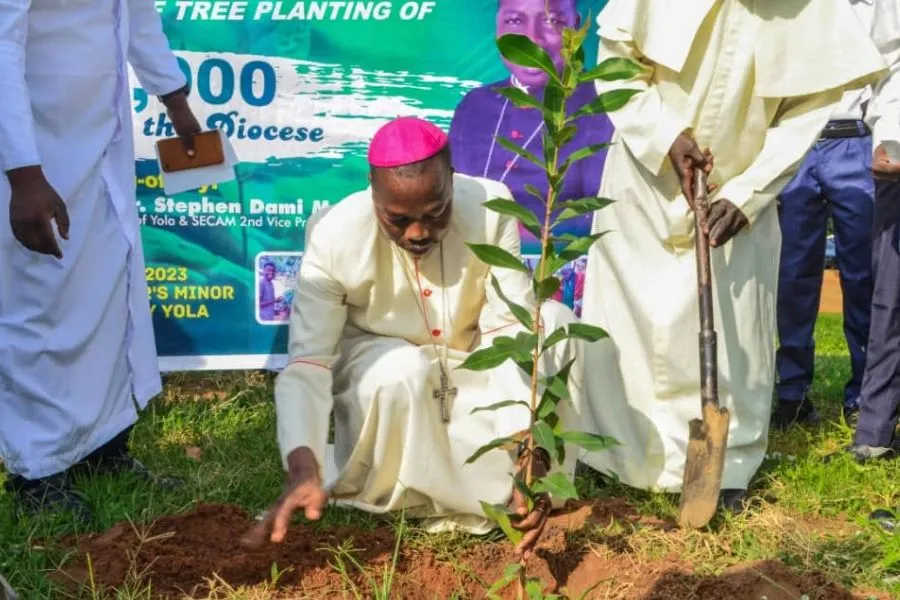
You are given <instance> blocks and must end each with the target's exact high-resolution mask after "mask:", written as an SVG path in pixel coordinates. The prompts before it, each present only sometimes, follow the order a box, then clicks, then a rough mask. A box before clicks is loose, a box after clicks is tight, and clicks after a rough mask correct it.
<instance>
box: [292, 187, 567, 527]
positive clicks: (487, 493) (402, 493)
mask: <svg viewBox="0 0 900 600" xmlns="http://www.w3.org/2000/svg"><path fill="white" fill-rule="evenodd" d="M497 197H502V198H511V197H512V196H511V195H510V192H509V190H508V189H507V188H506V187H505V186H504V185H503V184H500V183H496V182H493V181H488V180H485V179H476V178H471V177H466V176H463V175H455V176H454V194H453V217H452V221H451V224H450V226H449V229H448V231H447V233H446V236H445V237H444V240H443V261H444V269H443V270H444V273H443V276H442V274H441V253H440V252H439V250H438V249H437V248H436V249H434V250H433V251H432V252H431V253H430V254H429V255H428V256H427V257H425V258H422V259H419V260H414V259H412V257H411V256H410V255H408V254H407V253H405V252H404V251H402V250H400V249H399V248H398V247H397V246H396V245H395V244H394V243H393V242H391V241H390V239H389V238H388V237H387V236H386V235H385V234H384V233H383V232H382V230H381V228H380V227H379V225H378V222H377V220H376V217H375V212H374V205H373V202H372V196H371V189H367V190H365V191H361V192H359V193H356V194H354V195H351V196H350V197H348V198H346V199H345V200H343V201H341V202H340V203H338V204H337V205H335V206H334V207H333V208H331V209H330V210H329V212H328V213H327V214H326V215H325V216H324V217H323V218H322V219H321V220H320V221H319V222H318V223H317V224H316V226H315V228H314V230H313V231H312V234H311V235H310V237H309V243H308V245H307V248H306V252H305V254H304V256H303V263H302V266H301V269H300V276H299V279H298V282H297V294H296V295H295V297H294V303H293V307H292V311H291V321H290V341H289V353H290V361H289V364H288V366H287V367H286V368H285V370H284V371H283V372H282V373H281V374H280V375H279V377H278V380H277V383H276V386H275V403H276V407H277V413H278V441H279V445H280V448H281V454H282V459H283V461H284V464H285V466H286V465H287V463H286V458H287V455H288V454H289V453H290V452H291V451H292V450H294V449H295V448H298V447H302V446H306V447H309V448H311V449H312V451H313V453H314V454H315V456H316V459H317V460H318V462H319V465H320V466H323V465H325V466H327V464H328V463H329V462H330V460H329V458H330V457H329V456H328V453H327V451H326V441H327V438H328V428H329V416H330V414H331V412H332V409H333V410H334V425H335V429H334V441H335V447H334V466H335V467H336V471H335V472H332V473H329V472H327V471H328V470H327V469H326V473H325V475H324V477H325V480H326V488H329V489H331V496H332V499H334V500H337V501H338V502H339V503H340V504H342V505H348V506H354V507H356V508H359V509H362V510H365V511H369V512H374V513H384V512H388V511H399V510H401V509H403V510H405V511H406V515H407V516H408V517H410V518H426V519H429V520H430V521H429V525H430V526H431V527H433V528H435V529H441V528H452V527H456V526H459V527H463V528H465V529H467V530H469V531H473V532H485V531H488V530H489V529H490V528H491V525H490V523H489V521H488V520H487V519H486V518H485V517H484V514H483V512H482V510H481V507H480V505H479V501H486V502H489V503H491V504H498V503H505V502H507V501H508V500H509V498H510V496H511V492H512V477H511V474H512V472H513V470H514V469H513V458H512V455H511V454H510V453H508V452H504V451H502V450H495V451H491V452H489V453H487V454H485V455H483V456H482V458H480V459H479V460H478V461H476V462H475V463H473V464H470V465H466V464H465V461H466V459H468V458H469V456H471V455H472V454H473V453H474V452H475V451H476V450H477V449H478V448H479V447H481V446H482V445H484V444H486V443H488V442H489V441H491V440H493V439H495V438H497V437H503V436H508V435H511V434H513V433H516V432H518V431H520V430H522V429H527V428H528V423H529V420H528V419H529V417H528V411H527V410H526V409H525V408H524V407H521V406H515V407H510V408H506V409H501V410H499V411H496V412H490V411H482V412H478V413H475V414H474V415H473V414H471V411H472V409H474V408H476V407H479V406H487V405H490V404H494V403H497V402H501V401H504V400H526V401H527V400H529V399H530V388H529V383H530V378H527V379H526V377H525V374H524V373H523V372H521V371H520V370H519V368H518V367H517V366H516V365H515V364H514V363H512V362H511V361H508V362H506V363H504V364H502V365H500V366H499V367H497V368H495V369H493V370H491V371H487V372H472V371H468V370H457V369H456V367H458V366H459V365H460V364H461V362H462V361H463V360H464V359H465V358H466V357H467V356H468V354H469V353H470V352H471V351H472V350H475V349H477V348H479V347H481V346H484V345H486V344H487V345H490V343H491V340H492V339H493V338H494V337H496V336H498V335H512V336H515V335H516V333H517V331H518V330H521V326H520V325H519V324H518V323H517V322H516V320H515V318H514V317H513V316H512V314H511V313H510V312H509V310H508V308H507V306H506V305H505V304H504V303H503V302H502V301H501V300H500V299H499V298H497V297H496V295H495V293H494V290H493V288H492V287H491V284H490V274H491V273H493V274H494V275H495V276H496V277H497V279H498V280H499V282H500V286H501V289H502V290H503V291H504V293H505V294H506V295H507V297H508V298H510V299H511V300H513V301H515V302H517V303H519V304H522V305H524V306H527V307H533V306H534V298H533V295H532V292H531V278H530V277H529V276H528V275H525V274H523V273H520V272H517V271H512V270H509V269H491V268H489V267H488V266H487V265H486V264H484V263H482V262H481V261H479V260H478V259H477V258H476V257H475V255H474V254H473V253H472V252H471V250H469V248H468V247H467V246H466V245H465V243H466V242H470V243H482V244H484V243H487V244H493V245H498V246H501V247H503V248H505V249H506V250H507V251H509V252H510V253H512V254H513V255H515V256H517V257H518V256H520V249H519V231H518V225H517V223H516V221H515V220H513V219H512V218H510V217H504V216H500V215H498V214H496V213H494V212H492V211H489V210H487V209H486V208H484V207H483V206H482V204H483V203H484V202H485V201H486V200H490V199H491V198H497ZM403 262H406V263H407V269H408V270H404V266H403ZM408 275H409V276H408ZM419 302H421V303H422V304H421V305H417V303H419ZM422 305H424V307H425V313H424V316H423V314H422V312H421V311H420V307H419V306H422ZM542 310H543V326H544V331H545V332H550V331H553V330H555V329H556V328H558V327H561V326H565V325H567V324H569V323H571V322H574V321H575V316H574V314H573V313H572V312H571V311H570V310H569V309H567V308H566V307H564V306H563V305H562V304H559V303H555V302H550V303H548V304H546V305H545V306H544V308H543V309H542ZM432 334H433V335H434V337H435V338H436V339H437V344H436V346H434V345H433V344H432ZM445 342H446V344H447V346H448V348H449V349H448V362H449V367H450V378H451V382H452V385H453V386H456V387H457V388H458V395H457V397H456V399H455V401H453V402H452V404H451V406H450V422H449V424H444V423H442V421H441V414H440V405H439V401H438V400H437V399H435V398H434V396H433V392H434V391H435V390H439V389H440V373H441V371H440V363H439V359H441V358H442V357H443V355H444V343H445ZM580 348H581V344H580V342H572V343H568V342H564V343H560V344H558V345H556V346H554V347H553V348H552V350H549V351H548V352H547V354H546V355H545V358H544V359H543V363H542V369H543V372H544V373H546V374H551V373H556V372H558V371H559V370H560V369H561V368H562V367H563V366H564V365H565V364H566V363H567V362H568V361H569V360H571V359H573V358H576V357H577V356H580ZM581 379H582V374H581V361H580V360H578V361H576V362H575V364H574V367H573V369H572V372H571V375H570V379H569V381H570V385H569V390H570V393H571V395H572V402H570V403H564V406H565V409H564V411H565V412H564V422H565V423H566V424H567V426H568V427H569V428H570V429H571V428H573V427H575V426H577V423H578V420H579V418H578V412H579V411H580V405H581V389H580V388H581ZM575 458H576V453H575V451H574V450H571V449H570V451H569V452H567V458H566V464H565V465H564V467H563V469H564V470H565V471H566V472H567V473H568V474H570V475H573V473H574V466H575Z"/></svg>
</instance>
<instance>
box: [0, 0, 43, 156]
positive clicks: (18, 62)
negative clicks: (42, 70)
mask: <svg viewBox="0 0 900 600" xmlns="http://www.w3.org/2000/svg"><path fill="white" fill-rule="evenodd" d="M30 7H31V0H0V107H2V109H0V170H2V171H11V170H13V169H17V168H19V167H29V166H35V165H40V163H41V158H40V155H39V154H38V149H37V143H36V141H35V137H34V116H33V115H32V113H31V99H30V98H29V96H28V87H27V85H26V83H25V41H26V39H27V38H28V11H29V8H30Z"/></svg>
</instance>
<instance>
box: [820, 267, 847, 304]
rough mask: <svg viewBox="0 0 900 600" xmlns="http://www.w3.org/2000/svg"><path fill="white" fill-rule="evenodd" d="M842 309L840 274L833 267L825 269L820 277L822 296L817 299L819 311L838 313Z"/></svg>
mask: <svg viewBox="0 0 900 600" xmlns="http://www.w3.org/2000/svg"><path fill="white" fill-rule="evenodd" d="M843 310H844V296H843V294H842V292H841V278H840V274H839V273H838V271H837V270H835V269H825V276H824V277H823V278H822V297H821V298H820V299H819V312H820V313H827V314H840V313H841V312H843Z"/></svg>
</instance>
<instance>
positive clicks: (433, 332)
mask: <svg viewBox="0 0 900 600" xmlns="http://www.w3.org/2000/svg"><path fill="white" fill-rule="evenodd" d="M431 335H433V336H434V337H437V336H439V335H441V330H440V329H432V330H431Z"/></svg>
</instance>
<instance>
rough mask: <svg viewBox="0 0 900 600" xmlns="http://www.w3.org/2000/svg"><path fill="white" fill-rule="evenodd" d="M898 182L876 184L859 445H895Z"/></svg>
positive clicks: (899, 344) (899, 387) (899, 367)
mask: <svg viewBox="0 0 900 600" xmlns="http://www.w3.org/2000/svg"><path fill="white" fill-rule="evenodd" d="M898 242H900V181H877V182H876V191H875V217H874V234H873V244H872V270H873V273H874V278H875V286H874V291H873V295H872V316H871V328H870V333H869V342H868V348H867V357H866V368H865V373H864V375H863V381H862V391H861V394H860V413H859V422H858V424H857V427H856V438H855V442H856V444H859V445H865V446H874V447H887V446H890V445H891V442H892V440H893V437H894V430H895V428H896V426H897V406H898V400H900V250H898Z"/></svg>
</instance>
